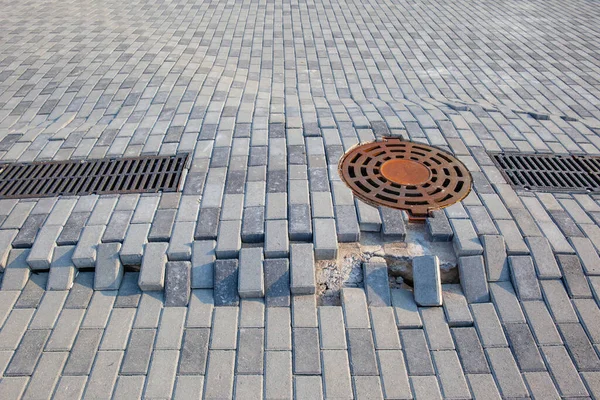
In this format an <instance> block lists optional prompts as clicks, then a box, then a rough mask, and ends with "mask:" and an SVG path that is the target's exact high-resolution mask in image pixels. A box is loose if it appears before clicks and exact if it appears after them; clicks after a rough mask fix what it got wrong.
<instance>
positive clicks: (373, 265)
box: [363, 258, 392, 307]
mask: <svg viewBox="0 0 600 400" xmlns="http://www.w3.org/2000/svg"><path fill="white" fill-rule="evenodd" d="M363 274H364V278H363V281H364V285H365V291H366V295H367V303H368V305H369V306H371V307H388V306H390V305H391V304H392V302H391V294H390V285H389V280H388V269H387V264H386V262H385V260H383V259H377V258H371V259H370V260H369V262H365V263H363Z"/></svg>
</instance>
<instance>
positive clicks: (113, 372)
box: [84, 351, 123, 399]
mask: <svg viewBox="0 0 600 400" xmlns="http://www.w3.org/2000/svg"><path fill="white" fill-rule="evenodd" d="M122 358H123V352H122V351H99V352H98V355H97V356H96V361H95V362H94V368H93V369H92V371H91V373H90V377H89V379H88V383H87V386H86V389H85V395H84V398H86V399H101V398H107V399H108V398H110V397H111V394H112V391H113V388H114V387H115V383H116V381H117V373H118V372H119V366H120V365H121V360H122Z"/></svg>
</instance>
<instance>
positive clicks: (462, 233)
mask: <svg viewBox="0 0 600 400" xmlns="http://www.w3.org/2000/svg"><path fill="white" fill-rule="evenodd" d="M450 225H451V226H452V229H453V231H454V239H453V241H452V243H453V245H454V251H455V252H456V254H457V255H458V256H461V257H462V256H474V255H479V254H482V253H483V247H482V246H481V243H480V241H479V238H478V237H477V233H475V229H473V225H472V224H471V222H470V221H469V220H468V219H451V220H450Z"/></svg>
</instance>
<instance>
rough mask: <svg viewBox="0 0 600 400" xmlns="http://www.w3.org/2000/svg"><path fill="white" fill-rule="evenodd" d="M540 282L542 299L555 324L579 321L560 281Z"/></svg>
mask: <svg viewBox="0 0 600 400" xmlns="http://www.w3.org/2000/svg"><path fill="white" fill-rule="evenodd" d="M540 284H541V286H542V292H543V294H544V300H545V301H546V304H547V305H548V308H549V310H550V313H551V314H552V317H553V318H554V321H555V322H556V323H557V324H560V323H564V322H574V323H577V322H579V320H578V319H577V315H576V314H575V310H574V309H573V305H572V304H571V300H570V299H569V296H568V295H567V292H566V291H565V287H564V286H563V283H562V281H560V280H544V281H541V282H540Z"/></svg>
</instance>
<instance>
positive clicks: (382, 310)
mask: <svg viewBox="0 0 600 400" xmlns="http://www.w3.org/2000/svg"><path fill="white" fill-rule="evenodd" d="M322 310H323V307H321V308H320V309H319V312H320V313H321V312H323V311H322ZM334 310H335V309H334ZM369 311H370V314H371V326H372V327H373V337H374V339H375V348H376V349H378V350H396V349H400V348H401V346H400V338H399V337H398V329H397V328H396V320H395V318H394V310H393V308H391V307H371V308H370V309H369ZM334 315H335V314H334ZM322 320H323V318H322V317H321V318H320V320H319V322H322ZM326 324H327V323H326ZM334 327H335V325H334ZM324 330H325V329H324V328H323V327H322V331H324ZM334 339H335V337H334ZM342 345H343V346H344V347H341V346H340V348H345V341H343V342H342Z"/></svg>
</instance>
